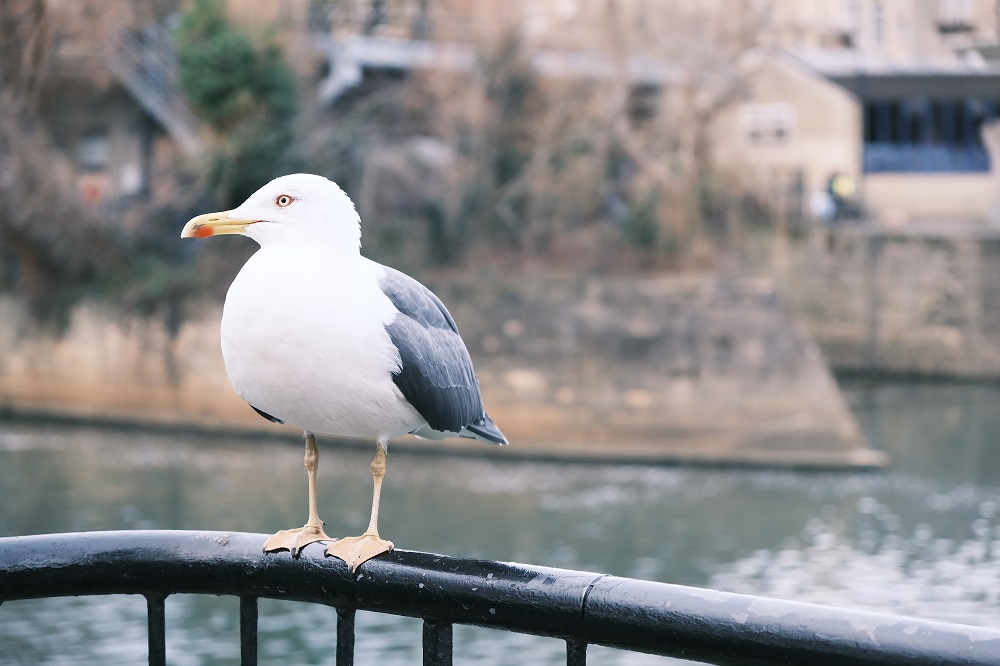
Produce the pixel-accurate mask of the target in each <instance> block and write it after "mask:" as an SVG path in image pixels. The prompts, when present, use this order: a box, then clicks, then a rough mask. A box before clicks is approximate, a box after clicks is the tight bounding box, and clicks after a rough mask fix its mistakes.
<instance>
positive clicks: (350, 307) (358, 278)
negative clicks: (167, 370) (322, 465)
mask: <svg viewBox="0 0 1000 666" xmlns="http://www.w3.org/2000/svg"><path fill="white" fill-rule="evenodd" d="M383 271H384V269H383V268H382V267H381V266H380V265H378V264H376V263H374V262H371V261H368V260H367V259H364V258H362V257H358V256H344V255H342V254H338V253H332V254H331V253H327V252H324V251H323V250H321V249H312V250H306V249H304V248H302V247H292V246H272V247H267V248H262V249H261V250H259V251H258V252H257V253H256V254H255V255H254V256H253V257H251V258H250V260H249V261H248V262H247V263H246V265H245V266H244V267H243V269H242V270H241V271H240V273H239V275H237V277H236V279H235V280H234V281H233V284H232V286H231V287H230V288H229V293H228V295H227V296H226V305H225V309H224V312H223V316H222V354H223V357H224V359H225V362H226V371H227V372H228V374H229V379H230V381H231V382H232V384H233V388H234V389H236V392H237V393H238V394H239V395H240V397H242V398H243V399H244V400H246V401H247V402H248V403H250V404H251V405H253V406H254V407H256V408H258V409H261V410H263V411H265V412H267V413H268V414H271V415H273V416H276V417H278V418H280V419H283V420H284V421H286V422H288V423H291V424H294V425H297V426H299V427H301V428H303V429H304V430H309V431H311V432H316V433H323V434H328V435H335V436H341V437H366V438H380V437H390V436H395V435H400V434H403V433H406V432H410V431H411V430H413V429H414V428H417V427H419V426H421V425H423V424H424V423H425V422H424V420H423V418H421V416H420V415H419V414H418V413H417V411H416V410H415V409H413V407H412V406H410V404H409V403H408V402H406V400H405V399H404V398H403V396H402V394H401V393H400V391H399V389H397V388H396V385H395V384H394V383H393V382H392V373H393V372H395V371H398V368H399V353H398V352H397V351H396V348H395V347H394V346H393V345H392V341H391V340H390V338H389V335H388V333H386V330H385V326H386V324H388V323H389V322H391V321H392V319H393V317H394V316H395V315H396V309H395V308H394V307H393V305H392V303H391V302H390V301H389V299H388V298H387V297H386V296H385V294H383V293H382V291H381V290H380V289H379V287H378V281H379V279H380V278H381V276H382V274H383Z"/></svg>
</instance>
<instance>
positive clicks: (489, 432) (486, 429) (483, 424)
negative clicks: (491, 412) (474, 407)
mask: <svg viewBox="0 0 1000 666" xmlns="http://www.w3.org/2000/svg"><path fill="white" fill-rule="evenodd" d="M465 429H466V430H468V431H469V432H471V433H472V434H473V435H475V436H476V437H479V438H480V439H483V440H486V441H487V442H492V443H493V444H498V445H500V446H507V444H508V443H509V442H507V438H506V437H504V434H503V433H502V432H500V428H498V427H497V424H496V423H493V419H491V418H490V417H489V416H487V415H486V414H483V418H482V419H480V420H479V421H478V422H477V423H472V424H469V425H467V426H465Z"/></svg>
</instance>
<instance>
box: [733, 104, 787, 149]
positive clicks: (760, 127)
mask: <svg viewBox="0 0 1000 666" xmlns="http://www.w3.org/2000/svg"><path fill="white" fill-rule="evenodd" d="M739 117H740V131H741V133H742V135H743V137H744V140H745V141H746V143H747V144H749V145H751V146H754V147H760V148H764V147H770V146H786V145H788V144H789V143H791V141H792V136H793V133H794V131H795V110H794V109H792V107H791V106H789V105H788V104H785V103H783V102H778V103H773V104H744V105H743V106H741V107H740V111H739Z"/></svg>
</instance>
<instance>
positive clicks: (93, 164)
mask: <svg viewBox="0 0 1000 666" xmlns="http://www.w3.org/2000/svg"><path fill="white" fill-rule="evenodd" d="M109 153H110V150H109V146H108V135H107V134H105V133H104V132H91V133H90V134H85V135H83V136H82V137H80V141H79V142H78V143H77V146H76V163H77V166H79V167H80V169H81V170H83V171H104V170H105V169H107V168H108V159H109Z"/></svg>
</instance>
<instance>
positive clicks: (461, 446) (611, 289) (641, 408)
mask: <svg viewBox="0 0 1000 666" xmlns="http://www.w3.org/2000/svg"><path fill="white" fill-rule="evenodd" d="M432 286H433V287H434V288H435V290H436V291H437V292H438V293H439V295H440V296H441V297H442V298H443V300H444V301H445V302H446V303H448V304H449V307H450V308H451V310H452V313H453V314H454V316H455V319H456V320H457V321H458V324H459V327H460V329H461V330H462V334H463V337H464V338H465V339H466V341H467V343H468V345H469V348H470V351H471V353H472V355H473V357H474V359H475V363H476V368H477V373H478V375H479V378H480V382H481V384H482V387H483V393H484V396H485V398H486V403H487V407H488V409H489V412H490V414H491V416H493V418H494V419H495V420H496V421H497V422H498V423H499V424H500V425H501V426H502V428H503V429H504V432H505V433H506V434H507V436H508V437H509V438H510V440H511V442H512V446H511V447H509V448H506V449H496V448H493V447H485V446H483V445H479V444H473V443H470V442H467V441H464V440H463V441H461V442H446V443H443V444H440V445H439V444H436V443H429V442H425V441H422V440H413V441H411V442H408V443H406V444H402V443H401V444H400V446H407V447H425V448H426V447H430V448H434V447H439V446H440V447H443V448H445V449H455V450H456V451H459V450H460V451H464V452H466V453H469V454H473V455H475V454H489V453H494V454H496V455H501V456H510V457H518V456H532V457H541V458H546V457H551V458H568V459H587V460H594V459H596V460H609V461H610V460H619V461H620V460H636V461H646V462H674V461H684V462H693V463H701V464H756V465H774V466H801V467H841V466H849V467H850V466H861V467H869V466H879V465H881V464H883V462H884V457H883V456H882V454H881V453H880V452H876V451H873V450H871V449H870V448H869V447H868V445H867V443H866V442H865V440H864V437H863V436H862V435H861V433H860V432H859V429H858V426H857V424H856V422H855V421H854V419H853V417H852V416H851V414H850V411H849V410H848V408H847V406H846V403H845V401H844V400H843V398H842V396H841V394H840V392H839V390H838V388H837V386H836V383H835V382H834V381H833V379H832V377H831V375H830V373H829V371H828V370H827V368H826V366H825V364H824V362H823V359H822V357H821V354H820V352H819V349H818V348H817V346H816V345H815V344H814V343H813V342H812V340H811V339H810V338H809V337H808V335H806V334H805V333H804V332H803V330H802V329H801V328H800V327H799V326H798V325H797V324H796V322H795V320H794V319H793V317H792V316H791V315H790V314H789V312H788V310H787V309H786V307H785V306H784V305H783V303H782V300H781V299H780V298H779V296H778V294H777V292H776V291H775V288H774V287H773V286H772V284H771V283H770V282H768V281H725V280H720V279H717V278H710V277H702V278H662V279H661V278H657V279H645V278H643V279H640V278H632V279H626V278H620V279H585V278H573V279H568V278H567V279H543V280H527V279H525V280H520V281H518V280H501V281H493V280H484V279H475V280H473V279H462V280H451V281H440V282H437V283H434V284H432ZM219 317H220V307H219V306H217V305H205V306H204V307H203V309H202V311H201V312H200V313H199V314H198V315H197V316H194V317H192V318H191V319H190V320H189V321H187V322H186V323H184V324H183V326H182V327H181V328H180V331H179V332H178V334H177V335H176V336H171V335H169V334H168V332H167V329H166V327H165V326H163V325H162V323H161V322H159V321H156V320H150V319H137V318H132V317H124V316H121V315H119V314H116V313H114V312H112V311H111V310H109V309H108V308H106V307H99V306H95V305H84V306H81V307H79V308H78V309H77V310H76V311H75V312H74V314H73V316H72V319H71V323H70V326H69V329H68V330H67V331H66V332H65V334H64V335H62V336H55V335H53V334H48V333H44V332H40V331H37V330H34V329H33V327H32V326H31V325H30V324H29V323H27V318H26V317H25V316H24V315H23V313H22V311H21V309H20V307H19V306H18V304H17V303H16V302H15V301H12V300H10V299H8V300H2V301H0V351H2V356H0V415H2V414H3V413H6V414H8V415H11V414H36V415H37V414H52V415H59V416H71V417H83V418H98V419H101V420H112V421H127V422H139V423H147V424H161V425H168V426H196V427H203V428H208V429H233V430H245V431H246V430H252V431H264V432H286V433H289V434H291V433H292V432H294V430H292V429H290V428H285V430H284V431H282V430H281V429H280V428H279V427H277V426H274V425H272V424H269V423H267V422H265V421H263V420H261V419H260V418H259V417H257V416H256V415H255V414H254V413H253V412H252V411H251V410H250V408H249V407H247V406H246V405H245V404H244V403H243V402H242V401H241V400H240V399H239V398H237V397H236V396H235V394H234V393H233V391H232V389H231V388H230V386H229V383H228V380H227V378H226V375H225V371H224V368H223V365H222V359H221V353H220V351H219V340H218V322H219ZM410 439H412V438H410ZM361 445H363V446H370V443H364V444H361Z"/></svg>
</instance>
